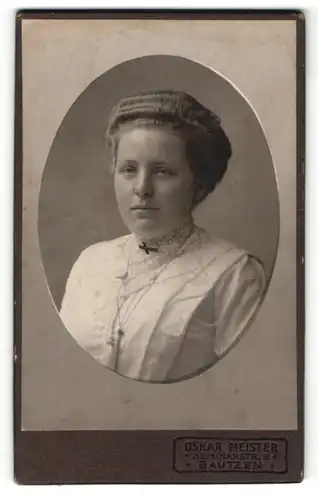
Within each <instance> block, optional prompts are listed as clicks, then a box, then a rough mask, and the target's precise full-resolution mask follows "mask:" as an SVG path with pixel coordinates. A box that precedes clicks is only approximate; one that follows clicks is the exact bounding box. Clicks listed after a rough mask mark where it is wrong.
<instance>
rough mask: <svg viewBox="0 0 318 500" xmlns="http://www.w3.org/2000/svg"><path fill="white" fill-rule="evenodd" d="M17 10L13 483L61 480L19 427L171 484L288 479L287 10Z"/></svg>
mask: <svg viewBox="0 0 318 500" xmlns="http://www.w3.org/2000/svg"><path fill="white" fill-rule="evenodd" d="M17 23H18V24H17V76H16V79H17V85H18V87H17V88H18V91H17V96H18V97H17V99H18V103H17V104H16V105H17V108H18V110H19V112H20V114H19V115H18V118H17V123H16V127H17V135H16V141H17V144H20V149H18V153H17V157H16V163H17V168H16V176H18V177H17V181H18V182H20V183H21V197H20V198H19V200H20V201H16V203H21V205H20V208H21V214H22V215H21V221H20V222H21V226H20V227H21V254H20V257H21V261H19V262H20V264H21V287H20V288H19V284H18V285H17V286H18V288H17V290H18V293H20V294H21V295H19V297H20V300H21V302H20V305H21V309H19V310H18V312H17V315H18V316H17V318H18V319H17V323H16V324H17V329H16V346H15V349H16V351H15V352H16V353H17V358H16V359H17V360H18V367H16V370H17V371H16V384H18V385H17V393H16V398H17V400H16V404H17V407H16V412H17V413H16V425H17V433H18V434H17V436H18V437H17V438H16V439H17V447H18V449H19V450H20V455H19V454H18V452H16V453H17V457H20V458H18V459H17V460H18V462H17V463H18V465H17V467H18V468H19V471H20V475H21V474H22V476H23V477H24V478H25V479H24V480H23V481H24V482H27V483H28V481H31V480H32V479H30V478H32V477H37V478H38V480H39V481H40V482H45V481H46V479H48V478H49V477H50V478H51V479H50V481H53V482H55V481H57V482H58V481H59V478H61V477H63V478H65V481H66V482H69V481H71V482H72V480H71V475H70V472H63V471H62V469H61V470H60V469H59V468H58V467H57V466H56V469H54V468H53V469H52V468H44V469H43V467H44V466H43V467H42V466H41V467H42V469H43V470H42V469H41V467H40V469H38V471H37V472H35V468H34V467H35V466H34V464H35V463H38V460H39V455H38V452H35V454H34V455H32V454H31V452H30V447H31V448H32V444H31V443H32V442H33V441H32V440H33V439H36V440H39V441H38V443H39V444H38V448H37V449H38V450H40V449H41V446H42V447H43V448H42V449H47V450H48V449H49V448H47V447H48V446H49V447H50V446H52V442H53V441H51V440H55V441H54V443H55V445H54V446H55V450H56V452H57V453H62V454H64V453H66V456H68V457H69V459H68V460H66V461H70V462H71V461H72V460H73V458H74V460H77V458H75V455H73V453H74V454H75V451H74V450H75V448H74V446H75V445H74V441H73V440H74V439H76V440H77V439H78V441H76V442H77V443H78V444H77V445H76V446H78V447H79V448H78V449H81V450H86V451H85V453H87V457H89V456H91V457H95V453H96V450H97V448H98V447H99V446H102V443H104V445H105V446H106V448H107V449H108V450H109V453H111V451H110V450H111V449H118V450H120V452H119V455H118V460H121V459H122V457H123V454H125V460H127V463H129V464H131V463H132V462H131V460H133V461H135V462H136V464H137V465H136V468H137V469H138V470H140V471H142V470H143V468H144V467H146V468H147V466H146V465H145V460H144V458H143V456H144V454H143V453H144V452H146V453H150V457H151V458H149V466H150V464H151V463H154V462H153V460H155V456H156V453H158V454H159V456H160V458H159V460H160V463H161V464H162V465H161V467H162V471H163V472H162V474H163V475H162V478H163V477H165V478H166V479H167V480H168V482H169V481H170V482H174V481H176V482H180V481H181V482H182V481H184V480H185V481H186V482H196V480H199V482H200V481H201V480H203V481H204V482H227V481H229V482H232V481H236V480H238V481H239V482H245V481H247V482H250V481H254V480H255V481H260V482H262V481H266V480H268V479H269V478H271V480H273V481H276V480H279V479H276V478H278V477H281V478H282V477H286V480H287V478H288V477H296V476H297V477H298V476H299V474H300V467H301V457H302V452H299V451H298V452H297V449H298V450H299V449H300V448H299V447H301V443H302V441H301V440H302V433H301V429H302V418H303V417H302V415H303V413H302V411H303V410H302V385H301V383H302V382H301V377H302V376H303V375H302V353H303V343H302V342H303V331H302V329H301V316H300V315H301V304H302V302H301V299H300V298H299V297H300V295H299V286H301V281H299V278H297V276H298V272H299V271H298V269H299V265H301V259H302V250H301V248H302V246H301V245H302V244H301V242H300V243H298V241H299V238H300V231H301V228H300V226H299V222H298V215H299V210H300V205H299V203H301V202H300V201H299V200H300V198H299V189H300V188H301V186H302V182H303V179H302V172H301V154H302V150H301V147H302V142H301V140H302V139H301V138H302V135H301V134H302V132H301V130H300V129H299V123H300V122H299V120H300V118H301V113H302V112H303V108H302V107H301V102H300V101H299V99H300V97H299V95H300V94H299V89H300V90H302V91H303V87H301V85H302V80H301V75H300V76H299V74H300V73H299V71H300V70H299V67H300V66H299V64H300V63H299V61H300V58H301V55H302V52H301V50H302V49H301V47H300V43H301V40H303V39H302V38H301V37H302V36H303V32H302V31H301V30H302V27H301V26H302V25H301V20H300V18H299V17H298V14H297V13H295V14H292V13H291V14H287V13H286V15H282V14H276V15H274V14H272V15H270V14H269V15H268V17H266V14H265V13H264V14H261V13H260V14H259V15H257V14H256V13H254V14H252V13H250V14H246V15H245V14H243V13H241V14H237V17H235V16H234V17H231V15H230V14H229V16H228V17H227V16H226V15H225V14H224V15H222V14H220V13H219V14H214V15H213V14H211V16H210V17H209V15H204V14H202V15H198V16H197V17H195V16H194V18H191V16H190V17H188V16H187V15H185V14H180V15H179V16H178V15H173V14H170V15H169V14H164V13H161V14H160V13H157V14H155V13H153V14H151V13H148V14H145V15H144V16H143V15H142V14H138V13H130V14H129V13H127V14H119V13H113V14H111V13H109V14H107V13H103V12H97V11H96V13H94V12H92V13H91V14H90V13H87V14H85V13H80V12H78V14H76V13H75V12H74V14H72V13H64V14H63V13H61V12H57V13H56V16H54V18H53V17H50V16H49V15H48V14H47V13H38V14H36V13H34V14H32V12H30V13H22V14H21V17H18V19H17ZM190 34H191V36H189V35H190ZM297 86H298V87H297ZM296 87H297V88H298V91H297V92H298V93H297V92H296ZM19 92H20V93H19ZM19 96H20V101H19ZM19 141H20V142H19ZM22 151H23V154H22ZM19 169H20V170H19ZM18 224H19V222H18ZM19 325H20V327H19ZM74 431H76V434H74ZM90 433H93V434H90ZM149 433H150V434H149ZM89 435H90V436H91V438H88V436H89ZM54 436H55V437H54ZM98 436H100V437H98ZM150 436H152V437H150ZM159 436H162V438H161V437H159ZM87 439H89V442H90V443H91V444H90V445H89V447H88V448H87V449H86V448H85V447H84V444H83V443H84V442H86V441H85V440H87ZM137 439H138V443H140V450H141V453H140V454H138V453H137V454H136V440H137ZM30 440H31V441H30ZM68 440H70V441H68ZM159 441H160V444H159ZM50 442H51V445H49V443H50ZM68 442H69V443H70V444H69V445H67V444H66V443H68ZM40 443H42V444H41V446H40ZM58 443H59V444H58ZM81 443H82V444H81ZM93 443H96V444H93ZM129 443H130V444H129ZM151 443H157V444H156V445H153V446H152V444H151ZM90 446H92V449H93V448H94V450H95V451H92V455H90ZM150 446H151V451H149V450H150V448H149V447H150ZM44 447H45V448H44ZM65 447H66V448H65ZM27 450H29V451H27ZM71 450H73V451H71ZM142 450H144V452H142ZM146 450H148V451H146ZM156 450H157V451H156ZM107 456H108V457H109V455H105V457H104V458H103V460H102V463H104V460H107ZM71 457H73V458H71ZM129 457H130V458H129ZM165 457H166V458H165ZM88 459H89V458H88ZM92 459H93V458H92ZM93 460H95V458H94V459H93ZM26 462H27V463H29V464H32V463H33V466H32V467H31V465H30V468H29V469H28V468H27V469H26V472H21V471H22V470H23V464H25V463H26ZM54 463H55V462H54ZM116 463H117V458H116V457H114V459H112V460H111V461H110V462H109V465H107V467H106V466H105V467H106V469H107V471H108V472H105V470H104V471H102V469H101V468H97V471H95V472H89V470H87V469H86V468H85V471H84V470H82V476H81V478H82V479H80V480H79V482H81V481H82V480H84V479H83V478H84V477H86V478H87V481H88V482H95V481H97V482H98V481H102V482H103V481H106V482H113V481H115V482H117V481H119V482H126V481H127V480H129V479H130V478H133V477H134V476H133V474H134V473H133V471H132V469H131V466H130V465H127V469H125V472H123V471H120V470H119V469H118V467H117V466H116ZM234 463H236V465H235V466H234V465H233V464H234ZM81 464H82V465H83V464H84V462H81ZM83 466H84V465H83ZM37 467H38V466H37ZM54 467H55V466H54ZM67 467H68V466H67V465H65V470H68V468H67ZM79 467H81V465H79ZM116 467H117V469H116ZM235 467H236V468H237V469H238V470H237V471H234V470H233V469H234V468H235ZM115 469H116V470H117V472H114V470H115ZM41 470H42V472H41ZM28 471H29V472H28ZM203 471H205V472H212V471H214V472H215V473H216V476H215V477H214V476H213V477H212V476H211V475H209V474H207V475H202V472H203ZM190 473H191V474H192V475H191V474H190ZM224 473H228V474H229V479H225V475H223V476H222V474H224ZM244 473H245V474H244ZM258 473H259V474H258ZM28 474H29V475H28ZM90 474H92V475H90ZM98 474H100V475H98ZM120 474H121V475H120ZM142 474H143V472H142ZM153 474H154V476H153V478H154V477H155V475H156V474H155V472H154V473H153ZM180 474H181V475H180ZM262 474H263V475H262ZM275 474H277V476H276V475H275ZM278 475H280V476H278ZM97 476H98V477H97ZM181 476H182V477H181ZM221 476H222V478H221ZM77 477H78V478H79V476H77ZM142 477H146V476H142ZM156 477H157V476H156ZM45 478H46V479H45ZM199 478H200V479H199ZM231 478H232V479H231ZM255 478H256V479H255ZM75 482H77V480H76V481H75ZM146 482H147V481H146ZM150 482H152V480H151V481H150ZM159 482H162V481H161V479H160V480H159Z"/></svg>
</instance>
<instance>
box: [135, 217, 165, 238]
mask: <svg viewBox="0 0 318 500" xmlns="http://www.w3.org/2000/svg"><path fill="white" fill-rule="evenodd" d="M129 229H130V231H131V232H132V233H134V234H135V235H136V236H138V238H140V239H141V240H151V239H153V238H162V237H163V236H165V235H166V234H168V233H169V231H170V229H169V228H162V227H158V225H157V224H154V222H153V221H151V220H149V219H142V220H139V221H138V222H137V223H135V224H134V225H131V226H130V227H129Z"/></svg>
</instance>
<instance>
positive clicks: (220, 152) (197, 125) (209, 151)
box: [106, 90, 232, 203]
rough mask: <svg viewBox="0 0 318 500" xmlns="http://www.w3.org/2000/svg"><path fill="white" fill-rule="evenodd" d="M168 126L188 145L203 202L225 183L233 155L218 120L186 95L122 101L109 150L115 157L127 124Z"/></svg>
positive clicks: (157, 93) (146, 96)
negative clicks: (119, 139)
mask: <svg viewBox="0 0 318 500" xmlns="http://www.w3.org/2000/svg"><path fill="white" fill-rule="evenodd" d="M127 123H131V124H135V125H136V126H138V125H139V126H141V125H167V126H169V127H171V128H172V129H173V130H174V131H176V132H177V133H178V134H180V136H181V137H182V139H184V141H185V144H186V154H187V158H188V161H189V165H190V167H191V170H192V172H193V176H194V178H195V179H196V181H197V182H198V184H199V186H200V189H199V193H200V195H199V198H198V199H197V200H196V202H197V203H199V202H200V201H202V200H203V199H204V198H205V197H206V196H207V195H208V194H209V193H210V192H212V191H213V190H214V188H215V187H216V186H217V184H219V183H220V181H221V180H222V178H223V176H224V174H225V172H226V170H227V167H228V162H229V159H230V157H231V155H232V148H231V144H230V141H229V139H228V137H227V135H226V134H225V132H224V130H223V128H222V127H221V124H220V119H219V117H218V116H217V115H216V114H215V113H213V112H212V111H210V110H209V109H207V108H205V107H204V106H203V105H202V104H201V103H199V102H198V101H197V100H196V99H194V98H193V97H192V96H190V95H189V94H187V93H185V92H177V91H170V90H163V91H162V90H160V91H154V92H147V93H143V94H139V95H136V96H132V97H127V98H124V99H122V100H121V101H119V103H118V104H117V106H115V108H114V109H113V110H112V113H111V116H110V121H109V125H108V129H107V132H106V141H107V147H108V148H109V149H110V150H111V154H112V155H113V157H116V149H117V144H118V132H119V130H120V127H121V126H122V125H124V124H127Z"/></svg>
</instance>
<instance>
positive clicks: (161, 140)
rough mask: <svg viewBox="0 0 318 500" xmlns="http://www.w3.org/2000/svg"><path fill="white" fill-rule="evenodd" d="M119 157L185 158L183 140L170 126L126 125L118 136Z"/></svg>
mask: <svg viewBox="0 0 318 500" xmlns="http://www.w3.org/2000/svg"><path fill="white" fill-rule="evenodd" d="M117 153H118V156H119V157H120V156H122V155H124V156H125V155H127V154H134V155H146V156H150V157H151V156H158V155H159V156H162V157H168V156H174V157H175V156H181V155H182V156H183V155H184V154H185V144H184V141H183V139H182V138H181V137H180V135H178V134H177V133H176V132H175V131H174V130H173V129H172V128H171V127H169V126H168V125H157V124H151V125H144V126H134V125H125V126H123V127H121V129H120V131H119V135H118V151H117Z"/></svg>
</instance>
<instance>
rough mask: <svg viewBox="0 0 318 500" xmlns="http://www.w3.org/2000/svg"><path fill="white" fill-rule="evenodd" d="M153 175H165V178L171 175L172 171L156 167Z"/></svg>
mask: <svg viewBox="0 0 318 500" xmlns="http://www.w3.org/2000/svg"><path fill="white" fill-rule="evenodd" d="M155 173H156V174H157V175H165V176H170V175H173V172H172V170H170V168H167V167H156V168H155Z"/></svg>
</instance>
